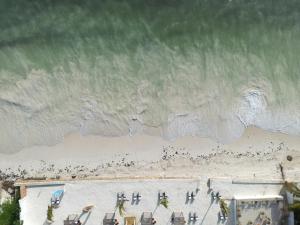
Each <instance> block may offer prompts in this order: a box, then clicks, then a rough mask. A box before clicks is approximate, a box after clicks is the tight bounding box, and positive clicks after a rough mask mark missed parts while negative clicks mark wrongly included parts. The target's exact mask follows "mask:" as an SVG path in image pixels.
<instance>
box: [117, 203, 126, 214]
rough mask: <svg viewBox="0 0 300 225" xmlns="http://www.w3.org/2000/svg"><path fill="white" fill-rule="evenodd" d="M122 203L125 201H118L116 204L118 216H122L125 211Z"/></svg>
mask: <svg viewBox="0 0 300 225" xmlns="http://www.w3.org/2000/svg"><path fill="white" fill-rule="evenodd" d="M124 203H125V201H118V204H117V207H118V209H119V214H120V216H123V215H124V213H125V207H124Z"/></svg>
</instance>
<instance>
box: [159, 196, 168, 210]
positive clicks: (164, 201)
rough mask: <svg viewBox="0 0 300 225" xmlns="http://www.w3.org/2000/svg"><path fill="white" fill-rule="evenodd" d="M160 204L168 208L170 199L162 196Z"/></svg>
mask: <svg viewBox="0 0 300 225" xmlns="http://www.w3.org/2000/svg"><path fill="white" fill-rule="evenodd" d="M159 204H160V205H162V206H164V207H165V208H166V209H167V208H168V206H169V201H168V199H167V198H162V199H161V200H160V202H159Z"/></svg>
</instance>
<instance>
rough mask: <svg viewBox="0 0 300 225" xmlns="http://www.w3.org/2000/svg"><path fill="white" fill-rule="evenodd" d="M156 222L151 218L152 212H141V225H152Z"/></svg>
mask: <svg viewBox="0 0 300 225" xmlns="http://www.w3.org/2000/svg"><path fill="white" fill-rule="evenodd" d="M153 224H156V221H155V220H154V218H153V214H152V212H143V214H142V218H141V225H153Z"/></svg>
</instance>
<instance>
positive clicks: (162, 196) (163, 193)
mask: <svg viewBox="0 0 300 225" xmlns="http://www.w3.org/2000/svg"><path fill="white" fill-rule="evenodd" d="M158 198H159V200H162V199H167V198H168V196H167V194H166V192H159V193H158Z"/></svg>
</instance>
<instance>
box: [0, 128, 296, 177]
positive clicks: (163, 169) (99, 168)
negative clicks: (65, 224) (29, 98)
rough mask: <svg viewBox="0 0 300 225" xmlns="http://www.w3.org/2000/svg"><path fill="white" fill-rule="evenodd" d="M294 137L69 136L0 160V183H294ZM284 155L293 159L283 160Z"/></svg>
mask: <svg viewBox="0 0 300 225" xmlns="http://www.w3.org/2000/svg"><path fill="white" fill-rule="evenodd" d="M299 146H300V138H299V137H296V136H291V135H285V134H281V133H272V132H266V131H262V130H260V129H258V128H255V127H250V128H247V129H246V132H245V133H244V134H243V136H242V137H241V138H240V139H238V140H237V141H235V142H232V143H230V144H220V143H216V142H215V141H213V140H210V139H207V138H199V137H184V138H179V139H177V140H176V141H174V142H170V141H166V140H164V139H162V138H160V137H153V136H147V135H136V136H124V137H110V138H108V137H100V136H81V135H79V134H71V135H69V136H67V137H65V139H64V141H63V143H60V144H58V145H55V146H36V147H33V148H28V149H23V150H22V151H20V152H18V153H16V154H11V155H5V154H2V155H0V170H1V173H0V174H1V177H2V178H8V177H9V178H13V179H16V178H33V177H38V178H43V177H44V178H68V177H71V176H77V177H80V178H86V177H97V178H107V177H113V178H115V177H165V176H167V177H195V176H207V177H211V176H218V177H220V176H226V177H240V178H241V177H247V178H249V177H251V178H258V179H259V178H275V179H278V178H281V177H282V173H281V169H280V166H279V164H282V166H283V168H284V174H285V176H286V177H287V179H293V180H297V179H298V180H299V179H300V172H297V171H300V168H299V165H300V150H299ZM287 155H291V156H292V157H293V160H292V161H287V159H286V157H287Z"/></svg>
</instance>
